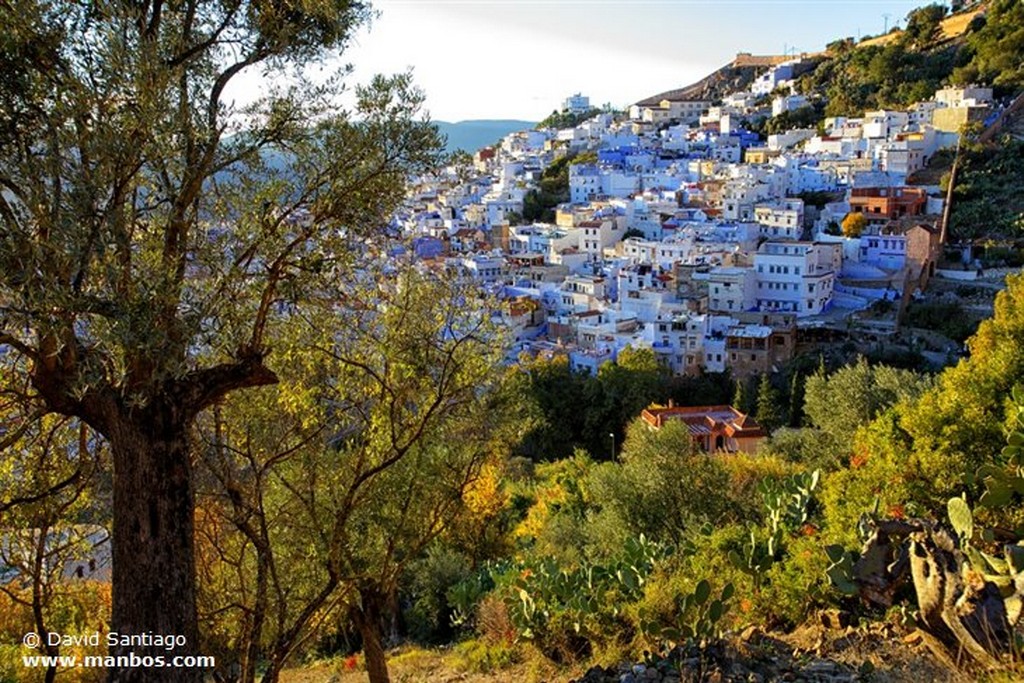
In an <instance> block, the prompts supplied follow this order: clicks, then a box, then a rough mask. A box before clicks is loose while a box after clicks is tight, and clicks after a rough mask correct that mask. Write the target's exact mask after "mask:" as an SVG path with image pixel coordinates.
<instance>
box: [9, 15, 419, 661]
mask: <svg viewBox="0 0 1024 683" xmlns="http://www.w3.org/2000/svg"><path fill="white" fill-rule="evenodd" d="M368 18H369V9H368V6H367V5H366V4H365V3H363V2H358V1H350V0H297V1H295V2H281V1H279V0H268V1H267V2H248V1H245V0H214V1H210V2H200V1H199V0H183V1H182V2H174V3H166V2H162V1H161V0H152V1H150V0H142V1H140V2H128V1H125V0H111V1H110V2H104V3H75V2H67V1H64V0H55V1H52V2H42V1H40V0H12V2H7V3H3V4H2V5H0V22H2V24H3V26H4V32H3V37H2V38H0V73H2V74H3V76H2V77H0V352H2V353H0V363H2V364H3V369H2V370H0V372H3V373H14V374H16V375H18V376H19V377H23V378H25V379H26V384H25V386H26V391H27V392H28V393H30V394H31V395H32V398H34V399H36V400H38V401H39V402H40V403H41V405H42V406H43V407H44V409H45V410H46V411H48V412H50V413H56V414H60V415H65V416H72V417H75V418H77V419H80V420H82V421H83V422H85V423H86V424H87V425H89V427H91V428H92V429H93V430H95V431H96V432H97V433H99V434H100V435H102V437H103V438H104V439H106V440H107V441H108V442H109V445H110V450H111V455H112V462H113V475H114V476H113V503H112V517H113V543H112V553H113V563H114V571H113V613H112V624H111V630H113V631H117V632H121V633H145V632H153V633H164V634H168V633H170V634H177V635H182V636H184V637H185V638H186V639H187V642H188V646H187V647H186V648H182V649H179V650H176V651H175V654H182V655H189V654H194V653H195V652H196V651H197V650H196V648H197V640H198V631H197V619H196V599H195V576H194V574H195V559H194V550H193V546H194V533H195V532H194V521H193V513H194V506H195V503H194V473H193V460H192V457H191V455H190V446H191V444H190V430H191V428H192V426H193V424H194V422H195V420H196V418H197V416H198V415H200V414H201V413H202V412H203V411H204V410H206V409H207V408H209V407H210V406H212V405H213V404H215V403H216V402H217V401H219V400H221V399H222V398H223V397H225V396H227V395H229V394H230V393H232V392H234V391H237V390H241V389H245V388H249V387H258V386H264V385H269V384H273V383H274V382H276V381H277V375H276V373H275V367H274V362H275V361H274V358H273V356H272V355H271V349H270V348H269V347H268V345H267V342H266V339H267V334H268V331H269V330H271V329H272V328H274V327H275V326H280V325H289V324H293V320H294V319H293V317H290V316H289V306H288V305H286V304H287V302H289V301H291V302H294V301H296V300H298V299H301V298H302V297H304V296H307V295H309V294H310V293H316V295H317V296H324V295H327V294H328V293H329V292H330V291H331V289H332V287H334V286H335V285H336V283H337V282H338V281H340V280H344V278H345V277H346V273H348V271H347V269H346V266H345V260H346V258H347V255H348V254H350V253H351V252H352V249H353V246H354V245H356V246H360V245H363V244H364V242H363V238H365V237H366V236H367V235H368V234H369V231H370V230H373V229H375V228H376V227H378V226H380V225H382V224H383V223H384V222H385V220H386V218H387V216H388V215H390V213H391V212H392V210H393V208H394V207H395V206H396V204H397V202H398V201H399V200H400V198H401V191H402V183H403V180H404V178H405V177H407V175H408V174H409V173H411V172H418V171H420V170H424V169H426V168H429V167H432V166H434V165H436V162H437V156H436V155H437V151H436V150H437V133H436V129H435V128H433V127H432V126H430V125H428V124H426V123H424V122H422V121H419V120H418V119H417V116H418V107H419V104H420V103H421V98H420V97H419V96H418V95H417V93H416V92H415V90H414V89H413V88H412V87H411V85H410V83H409V79H408V78H406V77H396V78H391V79H385V78H378V79H376V80H375V81H374V82H373V83H372V84H371V85H369V86H368V87H366V88H363V89H362V90H360V91H359V94H358V98H357V99H358V102H357V104H356V105H355V106H354V110H353V111H351V112H348V111H345V110H343V109H340V108H339V105H338V101H337V97H336V95H337V94H338V92H339V90H340V88H341V86H342V79H341V74H339V76H338V77H337V78H331V79H327V80H326V81H325V82H322V83H317V84H313V83H311V82H309V81H308V80H306V79H304V78H303V77H302V76H301V73H299V72H300V71H301V69H300V67H302V66H303V65H305V64H309V63H312V62H319V63H325V61H326V60H328V59H329V58H331V57H332V56H333V55H336V54H337V53H338V52H339V51H340V50H342V49H343V48H344V47H345V44H346V41H347V39H348V38H349V36H350V35H351V33H352V31H353V29H354V28H355V27H357V26H359V25H361V24H362V23H364V22H365V21H366V20H367V19H368ZM260 69H262V70H263V72H264V73H265V74H269V73H272V72H285V71H288V72H295V78H294V79H293V80H291V81H287V82H288V83H292V84H293V85H282V86H279V87H274V86H272V85H270V86H267V87H266V88H265V91H264V94H263V97H262V98H261V99H259V100H258V101H257V102H256V103H254V104H252V105H247V106H245V107H235V106H234V105H233V104H232V103H231V102H228V101H227V100H226V98H225V92H226V91H227V89H228V88H229V86H230V85H231V84H232V82H233V81H235V80H236V79H237V77H238V76H239V75H240V74H242V73H243V72H245V71H247V70H249V71H252V70H260ZM137 653H138V654H146V653H147V652H146V651H145V650H142V651H138V652H137ZM112 654H114V655H118V654H121V655H127V654H129V653H128V648H126V647H121V646H118V647H115V648H113V652H112ZM150 654H160V653H158V652H155V651H154V652H151V653H150ZM201 676H202V673H201V672H200V671H199V670H195V669H193V670H185V669H144V668H135V669H128V668H118V667H114V668H112V669H111V670H110V679H111V680H115V681H129V680H130V681H157V680H160V681H164V680H174V681H198V680H200V679H201Z"/></svg>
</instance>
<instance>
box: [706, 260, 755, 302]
mask: <svg viewBox="0 0 1024 683" xmlns="http://www.w3.org/2000/svg"><path fill="white" fill-rule="evenodd" d="M756 285H757V278H756V275H755V273H754V269H753V268H736V267H725V266H719V267H717V268H712V269H711V272H710V273H709V274H708V310H709V311H711V312H713V313H729V312H732V313H735V312H736V311H747V310H750V309H752V308H753V307H754V306H755V304H756V301H757V299H756V293H757V287H756Z"/></svg>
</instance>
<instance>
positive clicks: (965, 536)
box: [946, 498, 974, 543]
mask: <svg viewBox="0 0 1024 683" xmlns="http://www.w3.org/2000/svg"><path fill="white" fill-rule="evenodd" d="M946 507H947V510H948V513H949V523H950V524H952V525H953V529H954V530H955V531H956V533H957V535H958V536H959V537H960V541H961V543H966V542H967V541H970V540H971V536H973V535H974V515H972V514H971V508H970V507H969V506H968V505H967V501H966V500H964V499H963V498H950V499H949V502H948V503H947V505H946Z"/></svg>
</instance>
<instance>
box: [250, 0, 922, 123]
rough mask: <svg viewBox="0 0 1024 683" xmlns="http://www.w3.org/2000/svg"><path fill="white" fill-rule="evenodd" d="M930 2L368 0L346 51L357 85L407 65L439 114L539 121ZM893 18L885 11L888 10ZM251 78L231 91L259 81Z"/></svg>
mask: <svg viewBox="0 0 1024 683" xmlns="http://www.w3.org/2000/svg"><path fill="white" fill-rule="evenodd" d="M926 4H929V2H928V0H916V1H910V2H907V1H905V0H715V1H711V0H375V1H374V2H373V6H374V8H375V9H376V10H378V12H379V16H378V17H377V18H376V19H375V20H374V21H373V22H372V24H371V25H370V27H369V29H366V28H364V29H362V30H360V31H359V33H358V34H357V35H356V37H355V39H354V40H353V42H352V45H351V47H350V48H349V49H348V50H347V51H346V52H345V54H344V55H343V57H342V59H343V60H344V61H345V62H347V63H350V64H352V65H353V66H354V67H355V71H354V73H353V79H354V81H355V82H366V81H367V80H369V78H370V77H371V76H372V75H373V74H374V73H396V72H401V71H406V70H408V69H412V71H413V77H414V81H415V82H416V84H417V85H418V86H419V87H420V88H422V89H423V90H424V91H425V93H426V96H427V104H426V108H427V110H428V111H429V113H430V117H431V118H432V119H434V120H441V121H462V120H467V119H525V120H529V121H538V120H540V119H542V118H544V117H545V116H547V115H548V114H549V113H551V111H552V110H553V109H556V108H560V106H561V104H562V101H563V100H564V99H565V98H566V97H567V96H569V95H572V94H574V93H577V92H579V93H581V94H583V95H586V96H588V97H590V102H591V104H593V105H596V106H600V105H602V104H604V103H606V102H609V103H611V104H612V105H613V106H615V107H625V106H627V105H629V104H631V103H633V102H635V101H637V100H639V99H642V98H644V97H647V96H650V95H654V94H657V93H659V92H663V91H665V90H672V89H675V88H680V87H683V86H686V85H689V84H690V83H692V82H694V81H697V80H699V79H701V78H703V77H704V76H706V75H707V74H709V73H710V72H711V71H713V70H715V69H717V68H718V67H720V66H723V65H724V64H726V63H728V62H729V61H730V60H732V59H733V58H734V57H735V55H736V53H737V52H741V51H742V52H751V53H753V54H783V53H786V54H788V53H790V52H791V51H792V52H796V53H799V52H801V51H804V52H815V51H818V50H821V49H823V48H824V47H825V44H826V43H829V42H831V41H833V40H836V39H838V38H842V37H846V36H852V37H857V36H858V35H877V34H880V33H882V32H883V30H884V28H885V26H886V25H888V27H889V28H892V26H893V25H895V24H896V22H897V21H898V22H899V24H900V25H901V26H902V25H904V24H905V17H906V15H907V13H908V12H910V11H911V10H912V9H914V8H915V7H920V6H923V5H926ZM886 15H888V16H886ZM255 81H256V79H247V80H246V81H245V82H244V83H243V85H242V87H241V88H239V89H238V94H237V95H236V96H237V97H239V99H245V98H246V94H245V91H246V90H247V89H250V88H253V87H254V85H255V86H257V87H258V83H256V82H255Z"/></svg>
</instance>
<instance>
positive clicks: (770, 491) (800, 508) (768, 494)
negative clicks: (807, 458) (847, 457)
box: [758, 470, 821, 533]
mask: <svg viewBox="0 0 1024 683" xmlns="http://www.w3.org/2000/svg"><path fill="white" fill-rule="evenodd" d="M820 479H821V471H820V470H814V471H813V472H804V473H802V474H796V475H793V476H791V477H787V478H785V479H783V480H781V481H771V480H767V479H766V480H764V481H762V482H761V483H760V484H759V485H758V489H759V490H760V492H761V498H762V499H763V501H764V506H765V511H766V515H765V518H766V521H767V522H768V525H769V527H770V528H771V530H772V533H774V532H775V531H778V530H779V529H783V528H784V529H787V530H789V531H795V530H796V529H799V528H800V527H801V526H802V525H803V524H804V523H806V522H807V520H808V518H809V517H810V512H811V503H812V501H813V499H814V491H815V489H817V488H818V482H819V481H820Z"/></svg>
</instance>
